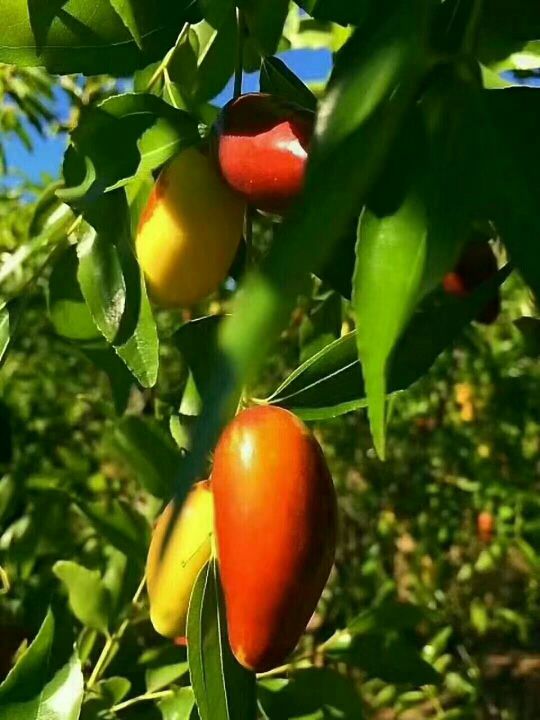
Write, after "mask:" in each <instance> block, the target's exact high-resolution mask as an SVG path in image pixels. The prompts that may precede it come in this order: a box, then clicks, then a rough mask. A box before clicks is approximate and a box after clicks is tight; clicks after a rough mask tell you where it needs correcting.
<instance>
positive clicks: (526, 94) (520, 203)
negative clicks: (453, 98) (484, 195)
mask: <svg viewBox="0 0 540 720" xmlns="http://www.w3.org/2000/svg"><path fill="white" fill-rule="evenodd" d="M475 110H476V111H475V115H474V117H475V119H474V120H472V126H471V130H473V128H474V131H475V133H478V135H477V136H475V138H474V142H475V145H476V147H477V148H478V154H479V160H478V174H480V172H482V173H485V174H486V176H487V177H488V178H489V182H488V183H486V184H485V185H484V186H482V185H481V186H480V187H481V188H482V189H483V190H484V192H485V191H486V190H487V191H488V192H489V193H490V197H489V198H488V207H487V209H486V210H487V212H489V215H488V217H489V218H490V219H493V220H494V221H495V223H496V225H497V228H498V230H499V232H500V233H501V235H502V238H503V240H504V243H505V245H506V247H507V249H508V251H509V254H510V258H511V260H512V262H514V263H515V265H516V268H517V269H518V270H519V272H520V273H521V274H522V275H523V277H524V279H525V281H526V282H527V283H528V284H529V285H530V287H531V288H532V290H533V291H534V292H535V294H536V295H537V297H540V253H539V252H538V243H537V242H536V238H537V237H538V236H539V233H540V216H539V214H538V205H537V198H538V193H539V192H540V173H539V167H540V165H539V164H538V163H539V162H540V141H539V139H538V136H537V134H535V135H533V136H529V133H530V132H531V131H532V129H533V127H536V126H537V125H536V120H537V118H538V113H539V112H540V93H538V91H537V90H535V89H533V88H508V89H505V90H500V91H493V92H489V91H483V92H482V93H481V97H479V98H478V99H477V103H476V109H475ZM477 122H478V123H483V125H478V126H476V123H477ZM480 135H481V137H482V142H481V144H480V145H478V142H479V140H480V137H479V136H480ZM529 138H530V141H529Z"/></svg>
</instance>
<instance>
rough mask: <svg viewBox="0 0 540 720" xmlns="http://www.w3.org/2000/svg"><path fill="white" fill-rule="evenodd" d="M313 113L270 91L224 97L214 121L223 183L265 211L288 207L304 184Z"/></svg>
mask: <svg viewBox="0 0 540 720" xmlns="http://www.w3.org/2000/svg"><path fill="white" fill-rule="evenodd" d="M313 124H314V115H313V113H312V112H310V111H309V110H304V109H303V108H301V107H299V106H297V105H294V104H292V103H288V102H286V101H283V100H281V99H279V98H275V97H273V96H272V95H267V94H264V93H250V94H247V95H242V96H240V97H239V98H237V99H236V100H233V101H231V102H230V103H228V104H227V105H226V106H225V107H224V108H223V111H222V113H221V116H220V118H219V120H218V123H217V135H218V140H217V155H218V161H219V165H220V168H221V173H222V175H223V177H224V178H225V180H226V181H227V183H228V184H229V185H230V186H231V187H232V188H233V189H234V190H236V191H237V192H239V193H241V194H242V195H243V196H244V198H245V199H246V201H247V202H248V203H250V204H251V205H253V206H254V207H256V208H258V209H259V210H263V211H265V212H271V213H275V214H278V215H281V214H283V213H284V212H286V210H287V208H288V207H289V205H290V203H291V202H292V200H294V198H295V197H296V196H297V195H298V193H299V192H300V190H301V189H302V185H303V182H304V173H305V166H306V162H307V156H308V146H309V142H310V140H311V136H312V133H313Z"/></svg>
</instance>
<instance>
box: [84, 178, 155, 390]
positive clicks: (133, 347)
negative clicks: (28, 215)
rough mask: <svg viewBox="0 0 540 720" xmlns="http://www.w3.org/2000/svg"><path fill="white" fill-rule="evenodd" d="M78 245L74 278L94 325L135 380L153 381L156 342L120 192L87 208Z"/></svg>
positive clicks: (103, 198) (127, 212)
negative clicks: (87, 216)
mask: <svg viewBox="0 0 540 720" xmlns="http://www.w3.org/2000/svg"><path fill="white" fill-rule="evenodd" d="M91 208H92V210H91V214H90V219H91V221H92V222H93V223H95V225H96V227H92V226H87V227H86V231H85V235H84V237H83V239H82V240H81V241H80V242H79V245H78V248H77V253H78V256H79V270H78V280H79V284H80V286H81V290H82V293H83V296H84V298H85V300H86V304H87V305H88V307H89V309H90V313H91V315H92V317H93V319H94V322H95V324H96V325H97V327H98V328H99V329H100V331H101V332H102V333H103V335H104V336H105V338H106V339H107V340H108V341H109V342H110V343H112V345H113V347H114V349H115V350H116V352H117V353H118V355H119V356H120V357H121V358H122V360H123V361H124V362H125V363H126V365H127V367H128V368H129V369H130V370H131V372H132V373H133V374H134V376H135V377H136V378H137V380H138V381H139V382H140V383H141V385H143V386H144V387H152V386H153V385H154V384H155V382H156V379H157V372H158V364H159V341H158V336H157V329H156V325H155V322H154V318H153V315H152V310H151V308H150V303H149V300H148V296H147V293H146V288H145V284H144V278H143V276H142V273H141V271H140V268H139V265H138V263H137V260H136V258H135V255H134V253H133V249H132V246H131V242H130V217H129V211H128V206H127V203H126V198H125V195H124V193H123V192H122V191H120V190H119V191H116V192H115V193H109V194H107V195H105V196H103V197H102V198H101V199H100V200H99V202H98V203H96V204H95V205H92V206H91Z"/></svg>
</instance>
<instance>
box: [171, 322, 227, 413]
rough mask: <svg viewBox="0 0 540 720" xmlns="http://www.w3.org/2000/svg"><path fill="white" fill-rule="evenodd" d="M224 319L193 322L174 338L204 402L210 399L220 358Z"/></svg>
mask: <svg viewBox="0 0 540 720" xmlns="http://www.w3.org/2000/svg"><path fill="white" fill-rule="evenodd" d="M222 320H223V318H222V317H220V316H219V315H207V316H206V317H202V318H198V319H197V320H191V321H190V322H187V323H185V324H184V325H182V327H180V328H179V329H178V330H177V331H176V332H175V334H174V335H173V336H172V341H173V343H174V345H175V346H176V347H177V348H178V350H180V352H181V353H182V356H183V357H184V360H185V361H186V363H187V365H188V367H189V369H190V372H191V376H192V379H193V382H194V383H195V389H196V390H197V391H198V394H199V396H200V397H201V398H203V400H204V399H205V398H206V397H208V395H209V393H210V390H211V385H212V381H213V380H214V372H215V369H216V367H217V363H218V358H219V346H218V331H219V329H220V326H221V323H222Z"/></svg>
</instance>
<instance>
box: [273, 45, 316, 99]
mask: <svg viewBox="0 0 540 720" xmlns="http://www.w3.org/2000/svg"><path fill="white" fill-rule="evenodd" d="M260 88H261V92H265V93H270V94H271V95H275V96H277V97H281V98H283V99H284V100H289V101H290V102H294V103H297V104H298V105H301V106H302V107H305V108H308V109H309V110H313V111H315V110H316V109H317V98H316V97H315V95H314V94H313V93H312V92H311V90H310V89H309V88H308V87H307V86H306V85H304V83H303V82H302V81H301V80H300V78H299V77H297V76H296V75H295V74H294V73H293V71H292V70H290V69H289V68H288V67H287V66H286V65H285V63H284V62H283V60H280V59H279V58H276V57H267V58H263V61H262V62H261V76H260Z"/></svg>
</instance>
